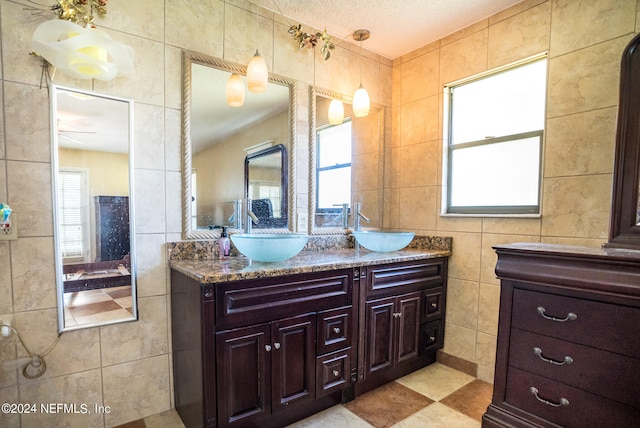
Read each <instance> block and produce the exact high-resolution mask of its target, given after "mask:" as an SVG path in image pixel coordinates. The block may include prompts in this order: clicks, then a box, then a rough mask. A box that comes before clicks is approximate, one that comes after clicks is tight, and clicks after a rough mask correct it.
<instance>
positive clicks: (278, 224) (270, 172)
mask: <svg viewBox="0 0 640 428" xmlns="http://www.w3.org/2000/svg"><path fill="white" fill-rule="evenodd" d="M267 144H270V143H267ZM288 177H289V176H288V173H287V149H286V147H285V146H284V145H282V144H278V145H277V146H271V147H266V148H263V149H259V150H257V151H255V152H253V153H250V154H248V155H247V157H246V158H245V161H244V190H245V197H248V198H251V206H252V208H251V210H252V212H253V213H254V215H255V216H256V217H257V219H258V222H257V223H256V222H255V221H254V222H253V224H252V229H273V228H283V227H284V228H286V227H287V216H288V215H289V214H288V213H287V207H288V204H287V198H288V191H287V186H288V181H289V178H288ZM247 221H248V219H247ZM252 221H253V220H252ZM237 227H238V228H240V227H241V225H240V224H239V223H238V224H237Z"/></svg>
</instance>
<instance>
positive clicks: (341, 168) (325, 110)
mask: <svg viewBox="0 0 640 428" xmlns="http://www.w3.org/2000/svg"><path fill="white" fill-rule="evenodd" d="M332 100H337V101H339V102H341V103H342V105H343V110H344V118H343V120H342V122H341V123H336V124H331V123H329V106H330V104H331V101H332ZM309 102H310V107H309V141H310V149H309V153H310V156H309V219H310V221H309V226H310V233H312V234H333V233H338V234H344V233H347V231H348V229H345V228H344V227H343V225H344V223H343V216H342V204H345V203H346V204H349V211H351V208H352V207H353V206H354V204H355V203H360V204H361V211H362V213H363V214H364V215H366V216H367V217H368V218H369V219H370V223H364V224H363V227H367V228H369V227H371V228H377V229H380V228H382V224H383V223H382V220H383V197H384V143H385V114H386V109H385V108H384V107H382V106H380V105H377V104H371V109H370V111H369V114H368V115H367V116H365V117H355V116H354V115H353V113H352V110H351V103H352V99H351V97H348V96H346V95H342V94H340V93H337V92H333V91H328V90H325V89H322V88H317V87H311V88H310V94H309ZM347 224H348V227H349V228H351V227H352V226H353V217H352V215H348V222H347Z"/></svg>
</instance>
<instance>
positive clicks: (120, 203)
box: [50, 85, 137, 331]
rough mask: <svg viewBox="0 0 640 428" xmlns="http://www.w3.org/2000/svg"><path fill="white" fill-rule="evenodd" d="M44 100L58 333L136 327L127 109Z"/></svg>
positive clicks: (107, 101) (54, 97)
mask: <svg viewBox="0 0 640 428" xmlns="http://www.w3.org/2000/svg"><path fill="white" fill-rule="evenodd" d="M50 94H51V115H52V116H51V117H52V127H51V128H52V143H53V148H52V161H53V162H52V178H53V183H54V189H53V192H54V195H53V200H54V224H55V246H56V254H55V256H56V270H57V272H56V273H57V275H56V276H57V292H58V319H59V329H60V331H64V330H73V329H77V328H84V327H93V326H96V325H101V324H110V323H116V322H122V321H131V320H135V319H137V308H136V290H135V257H134V254H135V252H134V240H133V238H134V236H135V235H134V233H133V221H130V220H131V219H132V218H133V215H132V214H133V213H132V207H133V203H132V192H131V189H132V188H133V184H132V174H131V170H132V151H131V147H132V137H131V129H132V126H131V119H132V113H133V102H132V101H130V100H125V99H118V98H113V97H106V96H102V95H98V94H94V93H90V92H85V91H80V90H76V89H69V88H64V87H61V86H56V85H51V88H50Z"/></svg>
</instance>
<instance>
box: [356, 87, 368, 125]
mask: <svg viewBox="0 0 640 428" xmlns="http://www.w3.org/2000/svg"><path fill="white" fill-rule="evenodd" d="M370 108H371V101H370V100H369V93H368V92H367V90H366V89H365V88H364V86H362V83H360V87H359V88H358V89H357V90H356V92H355V94H353V115H354V116H355V117H365V116H367V115H368V114H369V109H370Z"/></svg>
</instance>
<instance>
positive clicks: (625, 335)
mask: <svg viewBox="0 0 640 428" xmlns="http://www.w3.org/2000/svg"><path fill="white" fill-rule="evenodd" d="M511 325H512V327H517V328H520V329H522V330H528V331H532V332H536V333H540V334H542V335H545V336H552V337H557V338H560V339H565V340H569V341H571V342H576V343H580V344H583V345H587V346H594V347H596V348H600V349H605V350H607V351H612V352H616V353H620V354H624V355H628V356H631V357H635V358H640V341H638V340H634V338H633V336H631V335H630V334H631V332H629V331H628V330H627V329H624V328H620V326H625V325H635V326H638V325H640V309H638V308H632V307H628V306H619V305H612V304H608V303H602V302H594V301H591V300H583V299H575V298H572V297H565V296H558V295H555V294H547V293H540V292H535V291H530V290H523V289H519V288H516V289H514V290H513V308H512V320H511Z"/></svg>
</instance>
